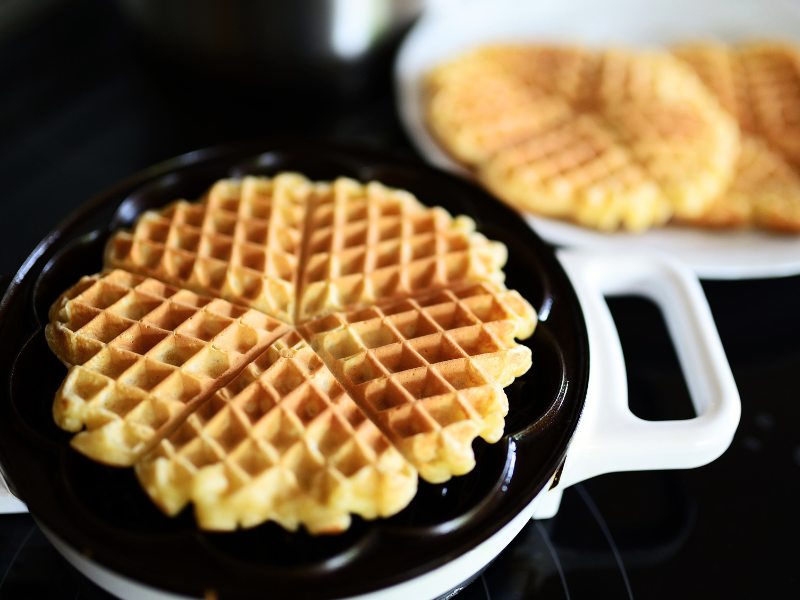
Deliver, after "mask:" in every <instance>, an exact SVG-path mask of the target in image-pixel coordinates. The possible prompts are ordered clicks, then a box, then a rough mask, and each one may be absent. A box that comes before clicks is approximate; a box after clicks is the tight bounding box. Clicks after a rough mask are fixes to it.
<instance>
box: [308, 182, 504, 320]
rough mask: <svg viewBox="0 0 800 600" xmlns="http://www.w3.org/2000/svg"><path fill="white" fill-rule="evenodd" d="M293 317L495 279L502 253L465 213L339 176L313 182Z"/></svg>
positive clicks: (500, 277) (500, 246)
mask: <svg viewBox="0 0 800 600" xmlns="http://www.w3.org/2000/svg"><path fill="white" fill-rule="evenodd" d="M306 230H307V235H306V246H305V252H304V268H303V279H302V287H301V290H300V300H299V302H298V314H297V318H296V322H298V323H302V322H303V321H306V320H308V319H311V318H314V317H317V316H320V315H324V314H326V313H329V312H332V311H336V310H343V309H344V310H350V309H353V308H357V307H359V306H368V305H370V304H373V303H375V302H381V301H384V300H386V299H390V298H402V297H405V296H409V295H412V294H414V293H417V292H419V291H421V290H428V289H435V288H442V287H446V286H450V285H454V284H458V283H460V282H463V281H483V280H488V281H497V282H501V281H502V280H503V278H504V274H503V272H502V267H503V265H504V264H505V262H506V258H507V251H506V248H505V246H504V245H503V244H501V243H499V242H490V241H489V240H487V239H486V238H485V237H484V236H483V235H481V234H480V233H478V232H476V231H475V223H474V222H473V221H472V220H471V219H469V218H468V217H464V216H459V217H456V218H453V217H451V216H450V215H449V214H448V213H447V212H446V211H445V210H444V209H441V208H438V207H437V208H426V207H424V206H422V205H421V204H420V203H419V201H418V200H417V199H416V198H415V197H413V196H412V195H411V194H409V193H408V192H403V191H400V190H395V189H391V188H387V187H385V186H383V185H381V184H379V183H376V182H372V183H369V184H366V185H363V184H361V183H358V182H356V181H354V180H351V179H345V178H340V179H337V180H336V181H335V182H333V183H332V184H330V185H325V184H321V185H319V186H318V187H317V190H316V194H315V199H314V203H313V208H311V210H310V213H309V217H308V224H307V229H306Z"/></svg>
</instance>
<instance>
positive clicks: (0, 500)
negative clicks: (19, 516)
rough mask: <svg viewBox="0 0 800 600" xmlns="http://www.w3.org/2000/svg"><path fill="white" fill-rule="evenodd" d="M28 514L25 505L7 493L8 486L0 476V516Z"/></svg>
mask: <svg viewBox="0 0 800 600" xmlns="http://www.w3.org/2000/svg"><path fill="white" fill-rule="evenodd" d="M21 512H28V509H27V508H26V507H25V505H24V504H23V503H22V502H20V501H19V500H18V499H17V497H16V496H14V494H12V493H11V492H9V491H8V486H7V485H6V482H5V481H4V480H3V476H2V475H0V514H8V513H21Z"/></svg>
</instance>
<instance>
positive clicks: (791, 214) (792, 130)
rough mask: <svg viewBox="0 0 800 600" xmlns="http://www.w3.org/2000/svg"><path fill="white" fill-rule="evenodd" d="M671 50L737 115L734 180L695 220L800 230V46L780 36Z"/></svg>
mask: <svg viewBox="0 0 800 600" xmlns="http://www.w3.org/2000/svg"><path fill="white" fill-rule="evenodd" d="M673 52H674V54H675V55H676V56H677V57H678V58H680V59H681V60H683V61H684V62H685V63H686V64H687V65H689V66H690V67H691V68H692V69H694V71H695V72H696V73H697V75H698V76H699V77H700V79H701V80H702V81H703V83H704V84H705V85H706V87H707V88H708V89H709V90H710V91H711V92H712V93H713V94H714V95H715V96H716V97H717V98H718V100H719V102H720V104H722V106H723V107H725V109H727V110H728V112H730V113H731V114H732V115H733V116H734V117H735V118H736V120H737V121H738V123H739V127H740V129H741V131H742V146H741V152H740V154H739V158H738V161H737V164H736V170H735V175H734V178H733V181H732V182H731V185H730V188H729V189H728V190H727V191H726V193H725V194H722V195H721V196H720V197H718V198H717V199H716V200H715V202H714V203H712V205H711V206H710V207H709V208H708V210H707V211H705V212H704V213H703V214H702V215H700V216H699V217H698V218H697V219H695V220H693V221H691V222H693V223H696V224H700V225H702V226H711V227H743V226H748V225H754V226H756V227H760V228H764V229H772V230H779V231H785V232H795V233H796V232H800V173H798V171H797V169H798V168H800V141H798V140H800V52H798V51H797V50H796V49H795V48H793V47H791V46H789V45H786V44H778V43H766V42H764V43H747V44H742V45H738V46H728V45H725V44H719V43H709V42H704V43H695V44H685V45H682V46H678V47H676V48H675V49H674V50H673Z"/></svg>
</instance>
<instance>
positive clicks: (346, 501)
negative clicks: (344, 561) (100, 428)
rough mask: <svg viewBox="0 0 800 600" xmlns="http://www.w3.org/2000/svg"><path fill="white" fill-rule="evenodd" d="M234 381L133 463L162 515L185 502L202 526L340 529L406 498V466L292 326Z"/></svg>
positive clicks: (409, 476)
mask: <svg viewBox="0 0 800 600" xmlns="http://www.w3.org/2000/svg"><path fill="white" fill-rule="evenodd" d="M240 380H241V381H238V382H237V385H235V386H228V387H226V388H225V389H224V390H223V391H222V392H221V393H220V394H217V396H215V398H214V399H213V400H212V401H211V402H209V403H207V404H206V405H204V406H203V407H202V408H201V409H200V410H198V411H197V412H195V413H194V414H193V415H191V416H190V417H189V419H187V421H186V422H185V423H184V424H183V425H182V426H181V428H180V429H178V431H176V432H175V434H173V435H172V436H170V437H169V438H168V439H166V440H164V441H163V442H162V443H161V444H160V445H159V447H158V448H157V449H156V451H155V452H154V453H152V454H151V455H149V456H148V457H147V458H146V459H145V460H144V461H141V462H140V463H139V464H138V465H137V474H138V476H139V478H140V480H141V481H142V482H143V484H144V485H145V487H146V488H147V489H148V491H149V492H150V494H151V496H152V497H153V498H154V499H155V500H156V501H157V502H159V504H160V505H162V506H163V507H164V509H165V510H166V511H167V512H168V513H170V514H173V513H175V512H177V511H178V510H180V509H181V508H183V506H184V505H185V504H186V502H187V501H189V500H191V501H193V502H194V504H195V506H196V510H197V516H198V521H199V522H200V523H201V525H202V526H204V527H208V528H211V529H232V528H234V527H235V526H236V525H237V520H241V524H242V525H243V526H245V527H247V526H249V525H253V524H258V523H260V522H262V521H264V520H266V519H271V520H274V521H277V522H279V523H281V524H282V525H283V526H284V527H286V528H287V529H292V530H293V529H296V528H297V526H298V524H299V523H300V522H301V521H304V522H305V523H306V526H307V527H308V528H309V529H311V530H313V531H317V532H319V531H340V530H343V529H346V528H347V527H348V526H349V524H350V516H349V513H355V514H359V515H361V516H363V517H364V518H367V519H371V518H375V517H376V516H386V515H390V514H393V513H395V512H397V511H398V510H399V509H400V508H402V507H404V506H405V505H406V504H407V503H408V502H409V501H410V500H411V497H412V496H413V494H414V491H415V490H416V473H415V472H414V470H413V469H412V468H411V466H410V465H409V464H408V463H406V462H405V461H404V460H403V458H402V457H401V456H400V454H399V453H398V452H397V450H395V448H394V447H393V446H392V445H391V444H390V443H389V442H388V440H387V439H386V437H385V436H383V435H382V434H381V432H380V431H379V430H378V429H377V427H376V426H375V424H374V423H372V422H371V421H369V420H368V419H367V418H366V417H365V415H364V413H363V412H362V411H361V410H360V409H359V408H358V406H356V404H355V403H354V402H353V400H352V399H351V398H350V396H348V395H347V394H346V393H345V391H344V389H343V388H342V387H341V385H340V384H339V382H338V381H337V380H336V379H335V378H334V377H333V376H332V374H331V373H330V371H328V369H327V368H326V367H325V365H324V364H323V363H322V361H321V360H320V358H319V357H318V356H317V355H316V354H315V353H314V352H313V350H311V348H310V347H309V346H308V345H307V344H306V343H305V342H304V341H303V340H302V338H300V337H299V335H298V334H297V333H296V332H291V333H289V334H286V335H285V336H284V337H283V338H281V339H280V340H278V341H277V342H276V343H275V344H273V345H272V346H271V347H270V349H269V350H268V351H267V352H265V353H263V354H262V355H261V356H260V357H259V358H258V359H257V360H256V361H254V362H253V363H251V364H250V365H249V366H248V368H247V373H246V374H244V373H243V376H242V377H240ZM247 381H249V383H246V382H247ZM240 386H243V387H242V389H241V390H238V389H237V388H238V387H240ZM307 515H313V519H308V517H307Z"/></svg>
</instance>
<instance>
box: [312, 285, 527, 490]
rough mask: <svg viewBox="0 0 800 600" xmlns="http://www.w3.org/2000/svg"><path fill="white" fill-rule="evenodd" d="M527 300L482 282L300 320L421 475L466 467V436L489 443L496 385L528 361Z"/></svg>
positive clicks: (499, 419)
mask: <svg viewBox="0 0 800 600" xmlns="http://www.w3.org/2000/svg"><path fill="white" fill-rule="evenodd" d="M535 323H536V315H535V313H534V311H533V309H532V308H531V307H530V305H529V304H528V303H527V302H526V301H525V300H523V299H522V297H521V296H520V295H519V294H517V293H516V292H513V291H507V290H505V289H504V288H502V287H499V286H496V285H493V284H491V283H483V284H476V285H470V286H467V287H463V286H461V287H453V288H452V289H449V290H442V291H440V292H436V293H433V294H428V295H419V296H417V297H416V298H413V299H412V298H409V299H406V300H403V301H400V302H394V303H388V304H382V305H376V306H373V307H370V308H366V309H363V310H360V311H356V312H352V313H349V314H341V313H339V314H334V315H330V316H328V317H325V318H322V319H319V320H316V321H312V322H309V323H307V324H306V325H305V326H304V327H303V328H302V331H303V333H304V335H305V336H306V337H307V338H308V339H309V340H310V341H311V345H312V346H313V348H314V349H315V350H316V351H317V352H318V353H319V355H320V356H321V357H322V359H323V360H324V361H325V363H326V364H327V365H328V366H329V367H330V369H331V370H332V371H333V372H334V374H336V375H337V376H338V378H339V380H340V381H341V382H342V384H343V386H344V387H345V389H347V390H348V391H349V392H350V394H351V395H352V396H353V398H354V399H355V401H356V402H357V403H358V404H359V405H360V406H361V408H362V409H363V410H364V411H365V412H366V414H367V416H369V418H370V419H372V420H373V421H374V422H375V423H376V424H377V425H378V427H380V429H381V430H382V431H383V432H384V433H386V435H387V436H388V437H389V439H390V440H391V441H392V442H393V443H394V444H395V445H396V446H397V448H399V449H400V451H401V452H402V453H403V454H404V455H405V457H406V458H407V459H408V460H409V461H410V462H411V463H412V464H413V465H414V466H415V467H416V468H417V469H418V470H419V472H420V475H421V476H422V477H423V478H425V479H426V480H428V481H431V482H434V483H438V482H441V481H446V480H447V479H449V478H450V477H451V476H452V475H461V474H463V473H466V472H468V471H470V470H471V469H472V468H473V467H474V465H475V457H474V455H473V452H472V441H473V440H474V439H475V438H476V437H477V436H481V437H483V438H484V439H485V440H487V441H489V442H495V441H497V440H498V439H499V438H500V436H501V435H502V433H503V428H504V420H503V418H504V417H505V415H506V413H507V411H508V399H507V397H506V395H505V393H504V392H503V388H504V387H505V386H507V385H509V384H510V383H511V381H513V379H514V378H515V377H518V376H519V375H522V374H523V373H525V372H526V371H527V370H528V369H529V368H530V365H531V354H530V350H529V349H528V348H526V347H525V346H520V345H519V344H517V342H516V341H515V339H514V338H515V337H518V338H526V337H528V336H529V335H530V334H531V333H532V332H533V328H534V326H535Z"/></svg>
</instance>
